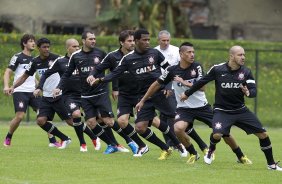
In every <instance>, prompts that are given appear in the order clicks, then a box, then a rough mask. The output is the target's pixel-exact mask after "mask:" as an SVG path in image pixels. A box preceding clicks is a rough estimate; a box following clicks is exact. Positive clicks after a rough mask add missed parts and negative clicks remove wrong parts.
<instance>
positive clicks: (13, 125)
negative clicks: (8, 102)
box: [3, 92, 29, 146]
mask: <svg viewBox="0 0 282 184" xmlns="http://www.w3.org/2000/svg"><path fill="white" fill-rule="evenodd" d="M28 98H29V97H28V95H27V93H23V92H15V93H13V102H14V110H15V117H14V118H13V119H12V120H11V122H10V126H9V131H8V133H7V135H6V137H5V140H4V142H3V145H4V146H10V145H11V141H12V137H13V134H14V132H15V131H16V130H17V128H18V127H19V125H20V123H21V121H22V120H23V118H24V116H25V112H26V109H27V108H28V100H29V99H28Z"/></svg>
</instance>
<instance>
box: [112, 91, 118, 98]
mask: <svg viewBox="0 0 282 184" xmlns="http://www.w3.org/2000/svg"><path fill="white" fill-rule="evenodd" d="M112 97H113V99H114V100H117V99H118V91H112Z"/></svg>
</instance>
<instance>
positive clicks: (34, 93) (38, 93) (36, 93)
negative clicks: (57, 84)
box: [33, 89, 41, 97]
mask: <svg viewBox="0 0 282 184" xmlns="http://www.w3.org/2000/svg"><path fill="white" fill-rule="evenodd" d="M40 94H41V89H36V90H34V91H33V95H34V96H35V97H39V96H40Z"/></svg>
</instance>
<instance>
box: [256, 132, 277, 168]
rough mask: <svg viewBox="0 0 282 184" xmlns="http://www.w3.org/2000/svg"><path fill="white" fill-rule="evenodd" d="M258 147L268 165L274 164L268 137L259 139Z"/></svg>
mask: <svg viewBox="0 0 282 184" xmlns="http://www.w3.org/2000/svg"><path fill="white" fill-rule="evenodd" d="M259 144H260V149H261V151H263V153H264V155H265V158H266V160H267V164H268V165H272V164H275V161H274V158H273V153H272V146H271V141H270V139H269V137H267V138H265V139H259Z"/></svg>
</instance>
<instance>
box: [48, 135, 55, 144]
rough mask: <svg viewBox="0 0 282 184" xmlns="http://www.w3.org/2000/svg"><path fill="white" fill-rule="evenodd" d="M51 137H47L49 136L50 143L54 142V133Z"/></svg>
mask: <svg viewBox="0 0 282 184" xmlns="http://www.w3.org/2000/svg"><path fill="white" fill-rule="evenodd" d="M51 136H52V137H48V138H49V142H50V143H55V142H57V141H56V137H55V136H54V135H51Z"/></svg>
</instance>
